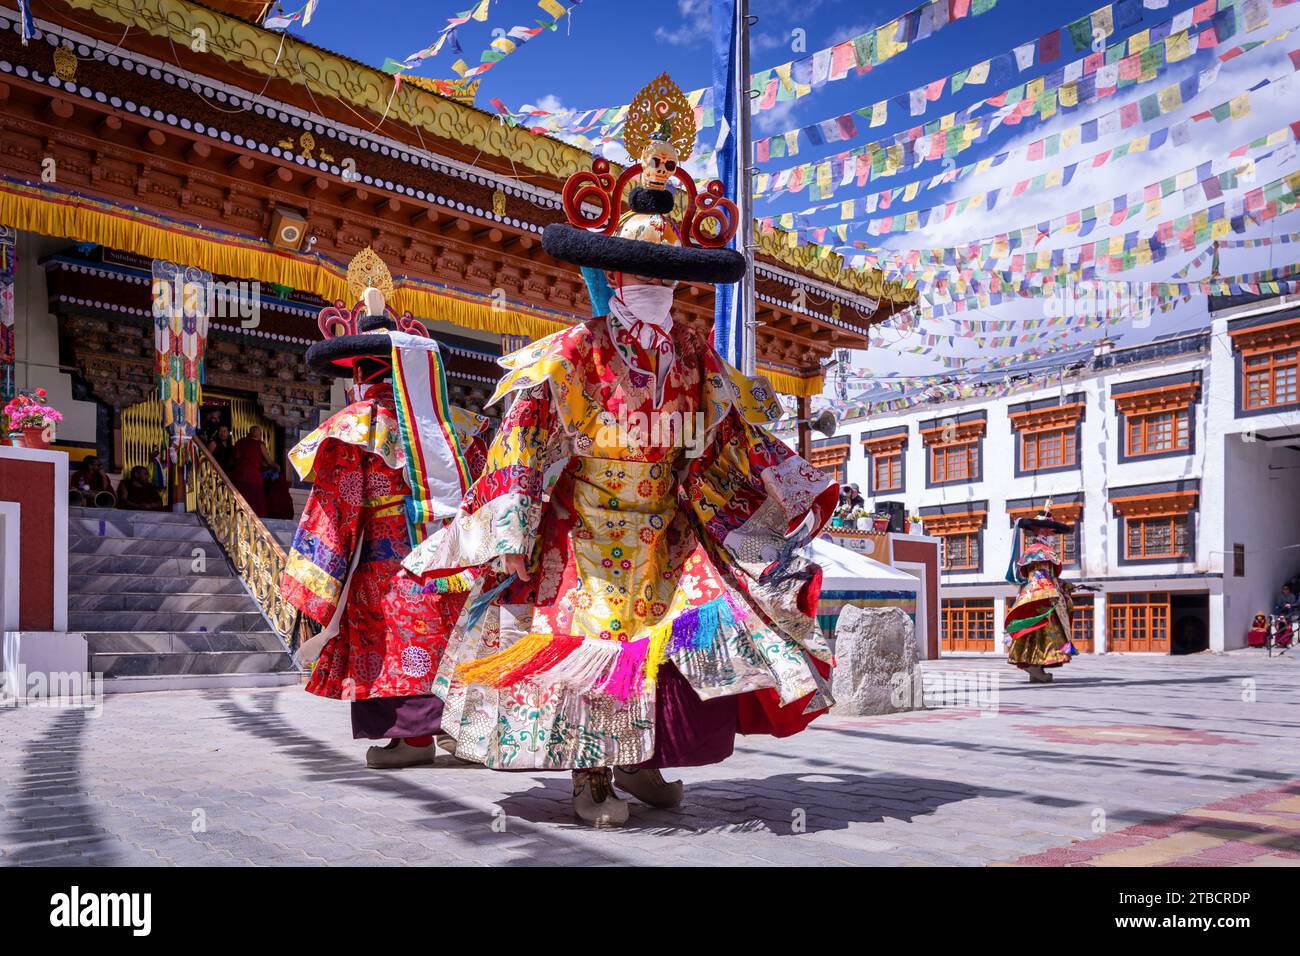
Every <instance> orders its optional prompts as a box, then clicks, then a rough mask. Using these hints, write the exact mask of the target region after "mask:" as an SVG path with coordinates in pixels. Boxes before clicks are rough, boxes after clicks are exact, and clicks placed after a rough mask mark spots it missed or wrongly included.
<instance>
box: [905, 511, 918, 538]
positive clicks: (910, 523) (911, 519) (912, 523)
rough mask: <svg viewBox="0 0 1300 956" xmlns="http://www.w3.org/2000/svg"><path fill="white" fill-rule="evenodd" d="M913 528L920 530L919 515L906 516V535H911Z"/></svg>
mask: <svg viewBox="0 0 1300 956" xmlns="http://www.w3.org/2000/svg"><path fill="white" fill-rule="evenodd" d="M913 527H916V528H920V527H921V516H920V515H908V516H907V533H908V534H911V533H912V528H913Z"/></svg>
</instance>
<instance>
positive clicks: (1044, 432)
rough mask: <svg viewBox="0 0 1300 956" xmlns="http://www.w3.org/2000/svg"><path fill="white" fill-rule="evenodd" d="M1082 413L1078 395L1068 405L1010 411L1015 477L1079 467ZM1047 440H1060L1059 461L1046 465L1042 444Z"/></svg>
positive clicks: (1081, 404)
mask: <svg viewBox="0 0 1300 956" xmlns="http://www.w3.org/2000/svg"><path fill="white" fill-rule="evenodd" d="M1083 412H1084V403H1083V401H1082V399H1081V398H1079V397H1076V399H1075V400H1074V401H1069V402H1066V403H1065V404H1057V405H1044V406H1041V407H1039V408H1030V409H1024V410H1022V411H1018V412H1011V413H1010V414H1009V415H1008V418H1009V419H1010V420H1011V430H1012V431H1013V432H1014V433H1015V437H1016V459H1015V461H1016V477H1017V478H1019V477H1021V476H1023V475H1036V474H1051V473H1053V472H1058V471H1074V470H1076V469H1078V468H1079V440H1080V437H1081V436H1080V429H1079V425H1080V423H1081V422H1082V421H1083ZM1045 441H1057V442H1059V443H1060V449H1061V453H1060V460H1059V461H1056V462H1054V463H1051V464H1043V455H1042V447H1041V446H1042V444H1043V443H1044V442H1045ZM1031 449H1032V451H1033V454H1032V458H1033V461H1032V462H1031V460H1030V459H1031Z"/></svg>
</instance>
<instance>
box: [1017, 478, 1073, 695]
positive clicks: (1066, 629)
mask: <svg viewBox="0 0 1300 956" xmlns="http://www.w3.org/2000/svg"><path fill="white" fill-rule="evenodd" d="M1072 531H1073V529H1072V528H1071V527H1070V526H1069V525H1067V524H1063V523H1062V522H1060V521H1053V520H1052V503H1051V502H1050V501H1048V502H1047V504H1046V505H1045V506H1044V507H1043V510H1042V512H1041V513H1040V514H1039V516H1038V517H1037V518H1020V519H1019V520H1018V521H1017V522H1016V529H1015V532H1014V543H1013V545H1012V548H1013V550H1012V554H1011V564H1010V566H1009V567H1008V568H1007V580H1008V581H1010V582H1011V583H1012V584H1017V585H1019V586H1020V591H1019V592H1018V593H1017V594H1016V600H1015V603H1014V604H1012V605H1011V607H1010V608H1009V609H1008V610H1007V614H1006V622H1005V626H1006V632H1007V634H1008V636H1009V637H1010V639H1011V648H1010V650H1009V651H1008V653H1007V660H1008V661H1009V662H1010V663H1012V664H1015V665H1016V666H1017V667H1019V668H1020V669H1021V670H1023V671H1024V672H1025V673H1027V674H1028V675H1029V682H1030V683H1031V684H1047V683H1050V682H1051V680H1052V673H1051V671H1052V670H1053V669H1055V668H1057V667H1062V666H1064V665H1065V664H1068V663H1069V662H1070V658H1071V657H1073V656H1074V655H1075V654H1077V653H1078V651H1077V650H1075V647H1074V644H1073V642H1072V641H1071V640H1070V635H1071V633H1072V632H1071V630H1070V626H1071V620H1072V618H1073V615H1074V604H1073V602H1072V601H1071V600H1070V594H1071V592H1072V591H1073V590H1074V587H1073V586H1072V585H1070V584H1069V583H1068V582H1065V581H1062V580H1061V559H1060V556H1059V553H1058V552H1057V546H1058V545H1057V541H1058V540H1059V536H1060V535H1064V534H1070V533H1071V532H1072ZM1022 536H1024V537H1026V538H1027V540H1026V541H1025V542H1024V546H1023V547H1022V542H1021V539H1022Z"/></svg>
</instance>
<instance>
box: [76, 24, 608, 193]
mask: <svg viewBox="0 0 1300 956" xmlns="http://www.w3.org/2000/svg"><path fill="white" fill-rule="evenodd" d="M66 3H67V5H68V7H69V8H71V9H72V10H81V11H87V12H89V13H91V14H93V15H94V16H97V17H100V18H101V19H103V20H106V21H108V22H110V23H117V24H120V25H122V26H127V25H132V26H135V27H137V28H139V29H141V30H143V31H144V32H146V33H148V34H150V35H152V36H156V37H171V38H172V39H175V38H176V37H177V36H178V35H179V34H178V33H177V32H176V31H177V30H178V29H179V28H180V27H181V26H183V27H184V28H185V29H184V33H185V34H186V36H188V35H189V34H190V33H191V32H192V31H194V30H197V29H201V30H203V31H204V32H205V34H206V43H207V47H208V53H207V54H202V53H196V54H195V55H196V56H204V55H211V56H217V57H219V58H221V59H223V60H225V61H227V62H230V63H237V64H239V65H240V66H241V67H242V68H244V69H246V70H252V71H255V72H257V73H258V74H260V75H262V76H267V77H271V78H273V79H279V80H282V81H284V82H286V83H291V84H294V85H301V86H304V87H306V88H307V89H308V91H309V92H311V93H314V94H317V95H323V96H329V97H332V98H336V99H339V100H341V101H343V102H345V103H347V104H349V105H351V106H354V107H359V108H361V109H364V110H368V111H370V112H372V113H374V114H375V115H376V116H379V115H383V114H384V111H385V108H386V107H387V110H388V112H387V116H388V118H389V119H394V120H396V121H398V122H400V123H403V124H405V125H407V126H410V127H413V128H414V127H418V128H420V129H422V130H424V131H425V132H428V133H432V134H433V135H434V136H439V137H442V138H443V139H449V140H452V141H455V142H459V143H463V144H464V145H466V146H468V147H470V148H471V149H477V150H480V151H482V152H483V153H486V154H488V155H492V156H498V157H501V158H503V159H508V160H510V161H511V162H514V163H520V164H523V165H525V166H527V167H529V168H530V169H534V170H537V171H539V172H542V173H546V174H549V175H552V176H555V177H556V178H558V179H564V178H566V177H567V176H569V175H570V174H571V173H574V172H577V171H578V170H580V169H588V168H590V166H591V156H590V155H589V154H588V153H587V152H585V151H584V150H581V149H579V148H578V147H576V146H570V145H569V144H567V143H564V142H561V141H560V140H558V139H553V138H551V137H549V136H544V135H537V134H534V133H531V132H529V131H527V130H524V129H522V128H520V127H516V126H509V125H506V124H503V123H501V122H499V121H498V120H497V119H496V118H495V117H494V116H492V115H491V114H490V113H487V112H484V111H483V110H480V109H478V108H477V107H474V106H470V105H468V104H465V103H461V102H457V101H456V100H453V99H449V98H447V97H443V96H440V95H438V94H436V93H430V92H428V91H426V90H423V89H420V88H419V87H418V86H417V85H414V84H403V85H402V89H401V90H399V91H398V92H397V94H396V95H395V96H394V95H393V77H392V74H390V73H385V72H384V71H382V70H379V69H376V68H375V67H371V66H366V65H365V64H363V63H360V62H358V61H357V60H353V59H350V58H349V57H346V56H344V55H343V54H340V53H335V52H334V51H332V50H326V49H324V48H322V47H318V46H313V45H312V44H310V43H307V42H305V41H303V40H300V39H298V38H296V37H292V36H290V37H284V38H283V40H284V50H283V51H282V52H280V55H279V57H278V59H277V51H279V50H280V43H281V39H282V37H281V36H280V34H278V33H273V32H271V31H269V30H265V29H263V28H262V27H260V26H257V25H255V24H251V23H248V22H246V21H244V20H240V19H238V18H236V17H233V16H231V15H229V14H225V13H221V12H219V11H217V10H212V9H209V8H207V7H203V6H198V5H195V4H191V3H188V2H186V0H133V4H134V6H135V9H125V8H124V7H125V5H124V4H123V3H122V2H120V0H66ZM187 49H188V46H187ZM390 97H391V99H392V103H391V105H389V99H390Z"/></svg>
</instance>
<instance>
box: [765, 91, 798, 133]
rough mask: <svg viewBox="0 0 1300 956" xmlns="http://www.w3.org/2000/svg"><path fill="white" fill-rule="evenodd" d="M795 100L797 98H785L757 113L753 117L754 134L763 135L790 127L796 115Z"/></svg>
mask: <svg viewBox="0 0 1300 956" xmlns="http://www.w3.org/2000/svg"><path fill="white" fill-rule="evenodd" d="M797 102H798V101H797V100H786V101H785V102H784V103H777V104H776V105H774V106H773V107H772V108H771V109H767V110H763V112H761V113H759V114H757V115H756V116H755V117H754V133H755V135H757V136H759V137H763V136H768V135H770V134H772V133H778V132H783V131H784V130H788V129H790V128H791V127H792V126H793V125H794V124H795V122H797V117H795V116H794V111H795V106H796V104H797Z"/></svg>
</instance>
